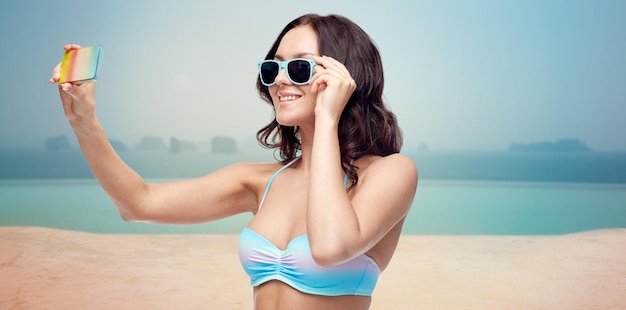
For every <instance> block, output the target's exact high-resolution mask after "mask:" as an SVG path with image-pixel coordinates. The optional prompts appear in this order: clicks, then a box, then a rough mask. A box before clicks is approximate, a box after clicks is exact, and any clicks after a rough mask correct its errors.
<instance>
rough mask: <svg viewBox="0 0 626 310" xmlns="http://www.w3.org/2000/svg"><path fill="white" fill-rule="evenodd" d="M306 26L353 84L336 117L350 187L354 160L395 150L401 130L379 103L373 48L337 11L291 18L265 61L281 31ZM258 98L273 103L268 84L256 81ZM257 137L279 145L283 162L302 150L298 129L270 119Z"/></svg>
mask: <svg viewBox="0 0 626 310" xmlns="http://www.w3.org/2000/svg"><path fill="white" fill-rule="evenodd" d="M304 25H310V26H311V27H312V28H313V29H314V31H315V32H316V33H317V36H318V45H319V49H320V50H319V53H320V55H326V56H330V57H333V58H335V59H336V60H338V61H339V62H341V63H343V64H344V65H345V66H346V68H347V69H348V71H349V72H350V74H351V75H352V78H353V79H354V81H355V82H356V85H357V87H356V89H355V90H354V92H353V93H352V96H351V97H350V99H349V100H348V103H347V104H346V107H345V108H344V110H343V112H342V114H341V117H340V119H339V142H340V153H341V162H342V167H343V170H344V172H345V173H346V174H347V175H348V178H349V179H350V184H351V185H350V186H349V187H348V189H350V188H352V186H354V185H355V184H356V183H357V181H358V176H357V172H356V170H357V167H356V166H354V164H353V162H354V160H356V159H358V158H360V157H362V156H364V155H380V156H387V155H390V154H393V153H398V152H400V148H401V147H402V133H401V131H400V128H399V127H398V123H397V120H396V116H395V115H394V114H393V113H392V112H391V111H390V110H389V109H388V108H387V106H386V105H385V103H384V102H383V86H384V84H385V82H384V76H383V66H382V61H381V57H380V53H379V51H378V48H377V47H376V45H375V44H374V42H373V41H372V39H371V38H370V37H369V35H367V33H365V31H363V29H361V27H359V26H358V25H356V24H355V23H354V22H352V21H351V20H349V19H348V18H346V17H343V16H340V15H327V16H320V15H317V14H307V15H303V16H300V17H298V18H296V19H294V20H293V21H291V22H290V23H289V24H287V26H285V28H284V29H283V30H282V31H281V33H280V34H279V35H278V38H277V39H276V41H275V42H274V44H273V45H272V48H271V49H270V50H269V52H268V53H267V55H266V56H265V59H274V56H275V54H276V50H277V49H278V45H279V44H280V42H281V40H282V39H283V37H284V36H285V34H286V33H287V32H288V31H289V30H291V29H293V28H296V27H298V26H304ZM257 90H258V92H259V95H260V96H261V98H262V99H263V100H264V101H265V102H267V103H268V104H270V105H271V106H273V104H272V98H271V96H270V93H269V90H268V87H267V86H264V85H263V84H261V80H260V79H257ZM257 140H258V141H259V143H260V144H261V145H262V146H264V147H266V148H273V149H278V150H279V151H280V160H281V161H282V162H288V161H290V160H293V159H294V158H296V156H298V151H299V150H300V149H301V142H300V134H299V129H298V127H290V126H281V125H279V124H278V122H277V121H276V115H275V114H274V119H273V120H272V121H271V122H270V123H269V124H268V125H267V126H265V127H263V128H261V129H260V130H259V131H258V132H257Z"/></svg>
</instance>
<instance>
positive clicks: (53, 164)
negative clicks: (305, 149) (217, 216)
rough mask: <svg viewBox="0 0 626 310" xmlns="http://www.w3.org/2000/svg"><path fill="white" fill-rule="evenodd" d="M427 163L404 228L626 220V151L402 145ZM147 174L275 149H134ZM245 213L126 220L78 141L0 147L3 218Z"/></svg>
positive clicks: (230, 226) (449, 230) (142, 228)
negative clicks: (72, 145)
mask: <svg viewBox="0 0 626 310" xmlns="http://www.w3.org/2000/svg"><path fill="white" fill-rule="evenodd" d="M404 154H405V155H407V156H409V157H410V158H412V159H413V161H414V162H415V163H416V165H417V167H418V170H419V184H418V188H417V192H416V195H415V200H414V202H413V205H412V207H411V210H410V212H409V215H408V216H407V219H406V221H405V224H404V228H403V233H404V234H422V235H557V234H567V233H575V232H581V231H588V230H595V229H613V228H626V153H623V152H580V153H576V152H573V153H568V152H508V151H502V152H495V151H494V152H478V151H473V152H458V151H450V152H435V151H415V152H407V153H404ZM120 156H121V157H122V159H124V160H125V161H126V162H127V163H128V164H129V166H131V167H132V168H133V169H134V170H135V171H137V172H138V173H139V174H140V175H142V176H143V177H144V178H145V179H146V180H147V181H149V182H167V181H172V180H179V179H186V178H194V177H199V176H202V175H204V174H207V173H210V172H213V171H215V170H218V169H220V168H222V167H225V166H227V165H230V164H232V163H235V162H239V161H273V160H274V155H273V153H271V152H269V151H267V152H261V151H260V152H240V153H234V154H213V153H210V152H208V151H189V152H182V153H168V152H166V151H126V152H120ZM250 219H251V215H250V214H241V215H237V216H233V217H230V218H227V219H223V220H218V221H215V222H210V223H204V224H194V225H157V224H148V223H129V222H124V221H123V220H122V219H121V217H120V216H119V214H118V213H117V211H116V209H115V207H114V206H113V204H112V203H111V201H110V200H109V198H108V197H107V195H106V194H105V193H104V191H103V190H102V189H101V187H100V186H99V185H98V183H97V182H96V181H95V179H94V178H93V176H92V174H91V172H90V170H89V167H88V166H87V163H86V162H85V159H84V158H83V157H82V154H81V153H80V151H79V150H58V151H46V150H0V226H40V227H49V228H57V229H68V230H76V231H84V232H93V233H107V234H207V233H210V234H237V233H239V232H240V231H241V229H242V228H243V227H244V226H245V225H246V224H247V222H248V221H249V220H250Z"/></svg>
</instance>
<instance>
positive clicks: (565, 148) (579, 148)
mask: <svg viewBox="0 0 626 310" xmlns="http://www.w3.org/2000/svg"><path fill="white" fill-rule="evenodd" d="M509 151H511V152H591V149H590V148H589V147H588V146H587V145H586V144H585V143H584V142H581V141H580V140H578V139H560V140H558V141H555V142H550V141H540V142H531V143H529V144H520V143H512V144H511V145H510V146H509Z"/></svg>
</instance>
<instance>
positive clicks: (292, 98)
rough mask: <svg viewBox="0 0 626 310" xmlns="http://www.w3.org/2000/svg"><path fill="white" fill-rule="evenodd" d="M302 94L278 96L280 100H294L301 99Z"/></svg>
mask: <svg viewBox="0 0 626 310" xmlns="http://www.w3.org/2000/svg"><path fill="white" fill-rule="evenodd" d="M300 97H301V96H281V97H278V100H280V101H294V100H297V99H299V98H300Z"/></svg>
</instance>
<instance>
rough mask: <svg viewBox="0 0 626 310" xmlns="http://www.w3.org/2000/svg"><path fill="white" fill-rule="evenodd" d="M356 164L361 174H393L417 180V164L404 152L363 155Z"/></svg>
mask: <svg viewBox="0 0 626 310" xmlns="http://www.w3.org/2000/svg"><path fill="white" fill-rule="evenodd" d="M356 164H357V166H358V167H359V170H360V172H361V173H362V174H363V176H366V175H369V174H374V175H379V174H386V175H388V174H393V175H395V176H396V177H397V176H400V175H402V176H405V177H407V178H410V179H415V182H417V166H416V165H415V163H414V162H413V160H412V159H411V158H409V157H408V156H406V155H404V154H400V153H395V154H391V155H388V156H364V157H362V158H360V159H359V161H357V163H356Z"/></svg>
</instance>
